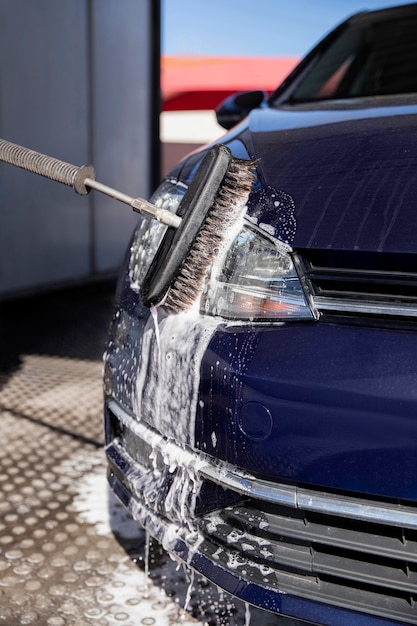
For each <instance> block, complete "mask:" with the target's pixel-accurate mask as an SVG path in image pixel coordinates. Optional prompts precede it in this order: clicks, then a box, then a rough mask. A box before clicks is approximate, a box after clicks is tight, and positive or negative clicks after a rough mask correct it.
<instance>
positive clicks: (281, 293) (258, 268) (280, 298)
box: [201, 222, 315, 321]
mask: <svg viewBox="0 0 417 626" xmlns="http://www.w3.org/2000/svg"><path fill="white" fill-rule="evenodd" d="M201 313H205V314H206V315H207V314H208V315H219V316H221V317H225V318H227V319H234V320H238V319H239V320H265V321H266V320H282V321H285V320H307V319H309V320H311V319H314V318H315V315H314V314H313V311H312V309H311V308H310V306H309V303H308V301H307V298H306V294H305V292H304V289H303V286H302V284H301V281H300V278H299V276H298V274H297V271H296V268H295V265H294V261H293V257H292V251H291V247H290V246H289V245H288V244H285V243H283V242H282V241H279V240H278V239H276V238H274V237H271V236H270V235H269V234H268V233H267V232H265V231H263V230H262V229H261V228H258V227H256V226H254V225H252V224H250V223H249V222H248V223H247V224H246V225H245V226H244V227H243V229H242V230H241V232H240V233H239V235H238V236H237V237H236V239H235V240H234V242H233V243H232V245H231V246H230V248H229V249H228V250H227V251H226V252H225V254H224V255H223V257H221V258H219V259H218V260H217V261H216V263H215V264H214V266H213V269H212V272H211V275H210V277H209V280H208V283H207V285H206V288H205V291H204V293H203V296H202V300H201Z"/></svg>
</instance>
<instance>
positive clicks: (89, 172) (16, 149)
mask: <svg viewBox="0 0 417 626" xmlns="http://www.w3.org/2000/svg"><path fill="white" fill-rule="evenodd" d="M0 160H1V161H4V162H5V163H9V164H10V165H15V166H16V167H20V168H21V169H23V170H27V171H28V172H33V173H34V174H39V175H40V176H44V177H45V178H49V179H51V180H54V181H56V182H57V183H62V184H63V185H68V186H69V187H72V188H73V189H74V190H75V191H76V192H77V193H79V194H81V195H85V194H87V193H88V192H89V191H90V189H89V188H87V187H86V185H85V180H86V179H87V178H88V179H90V180H94V179H95V174H94V168H93V166H92V165H82V166H81V167H77V166H76V165H71V164H70V163H65V162H64V161H60V160H59V159H54V158H53V157H50V156H47V155H46V154H41V153H40V152H35V150H29V149H28V148H24V147H23V146H18V145H17V144H15V143H11V142H10V141H6V140H5V139H0Z"/></svg>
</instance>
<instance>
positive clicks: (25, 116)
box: [0, 0, 156, 297]
mask: <svg viewBox="0 0 417 626" xmlns="http://www.w3.org/2000/svg"><path fill="white" fill-rule="evenodd" d="M152 1H153V0H123V1H120V0H59V1H57V0H36V2H35V1H34V0H1V2H0V136H1V137H2V138H4V139H7V140H9V141H12V142H14V143H17V144H20V145H23V146H27V147H29V148H31V149H34V150H37V151H39V152H44V153H46V154H49V155H51V156H54V157H57V158H60V159H62V160H64V161H67V162H69V163H73V164H75V165H82V164H85V163H93V165H94V166H95V169H96V177H97V179H98V180H99V181H101V182H103V183H105V184H107V185H110V186H114V187H116V188H117V189H120V190H121V191H124V192H125V193H128V194H130V195H134V196H147V195H148V194H149V192H150V178H151V172H150V161H151V152H152V142H155V141H156V137H155V136H152V135H153V134H154V133H153V132H152V128H153V127H152V115H153V113H154V112H153V110H152V107H153V106H154V105H155V100H156V99H155V93H153V92H152V89H151V87H152V84H153V81H154V79H152V76H151V70H152V67H151V66H152V47H154V44H155V41H154V40H153V34H152V33H153V31H152V16H151V12H152V8H151V3H152ZM153 15H154V14H153ZM154 27H155V24H154ZM154 31H155V28H154ZM155 36H156V35H155ZM0 208H1V210H0V296H1V297H6V296H10V295H14V294H18V293H21V292H26V291H33V290H37V289H39V288H43V289H44V288H48V287H52V286H53V287H55V286H57V285H64V284H66V283H70V282H74V281H85V280H91V279H92V278H97V277H100V276H102V275H104V274H107V273H112V272H115V271H116V270H117V268H118V266H119V265H120V262H121V260H122V258H123V255H124V252H125V249H126V247H127V244H128V241H129V237H130V234H131V232H132V229H133V227H134V224H135V223H136V219H137V218H136V216H135V215H134V214H133V213H132V212H131V210H130V208H129V207H127V206H125V205H122V204H120V203H116V202H115V201H114V200H111V199H109V198H107V197H106V196H103V195H102V194H99V193H97V192H91V193H90V194H89V195H88V196H85V197H81V196H78V195H77V194H76V193H75V192H74V191H73V190H72V189H70V188H69V187H65V186H63V185H60V184H59V183H55V182H51V181H49V180H47V179H44V178H42V177H39V176H36V175H34V174H30V173H28V172H24V171H22V170H19V169H16V168H14V167H12V166H10V165H6V164H4V163H0Z"/></svg>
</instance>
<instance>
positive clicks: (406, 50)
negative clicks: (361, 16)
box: [291, 14, 417, 102]
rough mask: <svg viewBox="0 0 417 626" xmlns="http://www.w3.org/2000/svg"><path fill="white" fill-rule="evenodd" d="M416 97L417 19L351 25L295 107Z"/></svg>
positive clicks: (315, 64) (313, 67)
mask: <svg viewBox="0 0 417 626" xmlns="http://www.w3.org/2000/svg"><path fill="white" fill-rule="evenodd" d="M413 92H417V15H410V14H407V16H406V18H404V17H403V18H401V19H396V20H395V19H390V20H389V21H387V20H384V21H376V22H374V23H370V24H369V23H368V24H366V25H364V24H363V22H362V24H360V23H358V24H356V25H355V24H352V25H350V26H349V27H348V28H347V29H346V30H344V31H343V32H342V34H341V35H340V36H339V37H338V38H337V39H336V40H334V41H333V42H332V43H331V44H330V46H329V47H328V48H327V49H325V50H324V52H320V53H319V54H318V55H317V56H316V58H315V59H313V61H312V63H311V64H310V66H309V69H308V70H307V71H306V73H305V74H304V76H303V78H302V79H301V81H300V82H298V85H297V87H296V88H295V90H294V91H293V93H292V96H291V101H292V102H305V101H311V100H327V99H336V98H337V99H339V98H356V97H363V96H377V95H391V94H405V93H413Z"/></svg>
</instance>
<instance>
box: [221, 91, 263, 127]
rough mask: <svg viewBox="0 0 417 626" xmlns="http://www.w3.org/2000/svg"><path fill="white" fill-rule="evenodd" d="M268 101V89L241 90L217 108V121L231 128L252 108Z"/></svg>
mask: <svg viewBox="0 0 417 626" xmlns="http://www.w3.org/2000/svg"><path fill="white" fill-rule="evenodd" d="M266 101H267V93H266V91H239V92H238V93H235V94H233V95H232V96H229V97H228V98H226V100H223V102H221V103H220V104H219V106H218V107H217V108H216V117H217V122H218V123H219V124H220V126H223V128H226V130H229V129H230V128H232V127H233V126H235V125H236V124H238V123H239V122H241V121H242V120H243V119H244V118H245V117H246V116H247V115H248V113H249V112H250V111H252V109H256V108H257V107H259V106H261V104H263V103H265V104H266Z"/></svg>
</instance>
